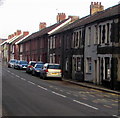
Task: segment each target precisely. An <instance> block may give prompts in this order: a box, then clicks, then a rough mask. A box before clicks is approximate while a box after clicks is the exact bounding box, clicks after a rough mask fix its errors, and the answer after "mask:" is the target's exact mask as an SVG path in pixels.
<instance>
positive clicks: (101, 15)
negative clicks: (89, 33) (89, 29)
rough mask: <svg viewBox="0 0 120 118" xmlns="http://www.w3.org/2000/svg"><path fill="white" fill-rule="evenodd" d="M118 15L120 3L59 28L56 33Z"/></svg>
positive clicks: (119, 13)
mask: <svg viewBox="0 0 120 118" xmlns="http://www.w3.org/2000/svg"><path fill="white" fill-rule="evenodd" d="M118 15H119V17H120V4H118V5H115V6H113V7H110V8H108V9H106V10H103V11H101V12H97V13H95V14H93V15H88V16H85V17H83V18H81V19H79V20H77V21H75V22H73V23H71V24H69V25H68V26H66V27H64V28H61V29H59V30H57V31H56V32H55V33H60V32H64V31H67V30H70V29H73V28H77V27H80V26H83V25H87V24H90V23H93V22H96V21H100V20H103V19H105V18H110V17H113V16H118ZM55 33H54V34H55Z"/></svg>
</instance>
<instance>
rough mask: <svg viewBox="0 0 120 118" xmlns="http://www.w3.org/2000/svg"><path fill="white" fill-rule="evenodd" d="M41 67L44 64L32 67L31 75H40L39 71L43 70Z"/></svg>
mask: <svg viewBox="0 0 120 118" xmlns="http://www.w3.org/2000/svg"><path fill="white" fill-rule="evenodd" d="M43 65H44V64H42V63H41V64H40V63H37V64H35V65H34V67H33V68H32V75H38V76H39V75H40V70H41V69H42V68H43Z"/></svg>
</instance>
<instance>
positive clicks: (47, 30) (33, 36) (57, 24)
mask: <svg viewBox="0 0 120 118" xmlns="http://www.w3.org/2000/svg"><path fill="white" fill-rule="evenodd" d="M68 19H69V18H68ZM68 19H65V20H63V21H61V22H59V23H56V24H54V25H51V26H49V27H46V28H44V29H42V30H40V31H37V32H35V33H32V34H31V35H30V36H28V37H27V38H26V39H25V40H23V41H22V42H21V43H23V42H26V41H28V40H31V39H34V38H37V37H41V36H43V35H45V34H48V32H50V31H52V30H53V29H55V28H56V27H58V26H59V25H61V24H62V23H64V22H66V21H67V20H68Z"/></svg>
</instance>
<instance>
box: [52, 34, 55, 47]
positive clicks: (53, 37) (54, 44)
mask: <svg viewBox="0 0 120 118" xmlns="http://www.w3.org/2000/svg"><path fill="white" fill-rule="evenodd" d="M52 40H53V41H52V42H53V48H55V36H54V37H53V39H52Z"/></svg>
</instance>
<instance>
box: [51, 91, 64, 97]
mask: <svg viewBox="0 0 120 118" xmlns="http://www.w3.org/2000/svg"><path fill="white" fill-rule="evenodd" d="M52 93H54V94H56V95H58V96H61V97H64V98H65V97H66V96H64V95H62V94H59V93H56V92H54V91H52Z"/></svg>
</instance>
